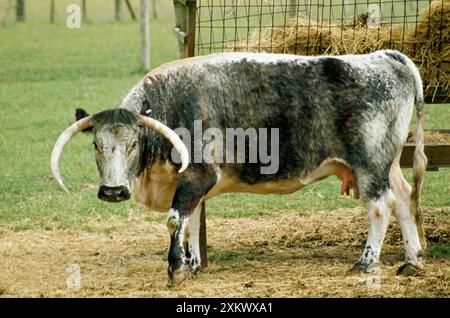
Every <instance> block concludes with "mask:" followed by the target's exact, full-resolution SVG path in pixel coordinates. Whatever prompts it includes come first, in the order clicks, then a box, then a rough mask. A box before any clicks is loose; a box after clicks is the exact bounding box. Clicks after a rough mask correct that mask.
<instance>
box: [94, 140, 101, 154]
mask: <svg viewBox="0 0 450 318" xmlns="http://www.w3.org/2000/svg"><path fill="white" fill-rule="evenodd" d="M92 144H93V145H94V148H95V151H96V152H97V153H101V152H102V151H101V149H100V147H99V146H98V145H97V143H96V142H95V141H94V142H92Z"/></svg>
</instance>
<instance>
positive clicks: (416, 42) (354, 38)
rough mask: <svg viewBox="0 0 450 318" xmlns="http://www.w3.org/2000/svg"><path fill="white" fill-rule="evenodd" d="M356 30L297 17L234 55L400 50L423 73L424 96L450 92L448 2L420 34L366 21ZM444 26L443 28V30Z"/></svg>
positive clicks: (430, 12)
mask: <svg viewBox="0 0 450 318" xmlns="http://www.w3.org/2000/svg"><path fill="white" fill-rule="evenodd" d="M358 18H359V19H358V23H356V26H353V25H352V26H345V25H344V26H341V25H338V24H337V23H336V22H334V21H327V20H323V21H315V20H312V19H309V18H307V17H305V16H301V15H300V16H298V17H296V18H294V19H292V20H290V21H288V22H287V24H286V26H282V27H267V28H266V29H264V30H262V31H261V32H259V31H258V30H256V31H255V32H254V33H253V34H252V35H251V36H250V37H249V38H248V39H247V40H244V41H241V42H238V43H236V44H234V45H233V49H234V50H236V51H262V52H272V53H290V54H299V55H313V54H331V55H340V54H364V53H369V52H373V51H376V50H379V49H382V48H391V49H397V50H400V51H402V52H403V53H405V54H406V55H408V56H409V57H410V58H412V59H413V60H414V61H415V62H416V63H417V65H418V66H419V67H420V70H421V75H422V77H423V79H424V82H425V93H426V94H427V95H430V94H431V95H432V96H433V95H434V94H435V93H436V88H437V87H438V86H440V87H441V88H444V89H445V90H448V89H449V88H450V63H448V62H447V63H443V62H442V61H450V1H448V0H442V1H441V0H437V1H433V2H432V3H431V5H430V7H429V8H427V9H425V10H424V11H423V12H422V13H421V15H420V17H419V20H418V23H417V28H415V27H414V26H415V25H414V26H410V27H409V28H408V27H404V26H403V25H397V26H392V25H390V24H387V25H386V24H384V25H382V26H381V27H380V28H373V29H372V28H367V26H366V23H365V20H364V16H359V17H358ZM441 25H442V27H441Z"/></svg>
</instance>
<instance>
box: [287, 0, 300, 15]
mask: <svg viewBox="0 0 450 318" xmlns="http://www.w3.org/2000/svg"><path fill="white" fill-rule="evenodd" d="M297 1H298V0H289V5H288V7H287V12H288V16H289V17H295V16H296V15H297Z"/></svg>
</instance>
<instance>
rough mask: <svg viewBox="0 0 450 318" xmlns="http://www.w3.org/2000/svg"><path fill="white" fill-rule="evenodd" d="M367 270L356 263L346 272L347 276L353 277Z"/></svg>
mask: <svg viewBox="0 0 450 318" xmlns="http://www.w3.org/2000/svg"><path fill="white" fill-rule="evenodd" d="M366 270H367V265H366V264H363V263H361V262H357V263H356V264H355V265H353V267H352V268H350V269H349V270H348V272H347V274H348V275H354V274H359V273H365V272H366Z"/></svg>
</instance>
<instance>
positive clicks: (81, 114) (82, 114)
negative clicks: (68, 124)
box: [75, 108, 92, 132]
mask: <svg viewBox="0 0 450 318" xmlns="http://www.w3.org/2000/svg"><path fill="white" fill-rule="evenodd" d="M87 116H89V114H88V113H87V111H85V110H84V109H83V108H77V109H75V119H76V121H79V120H80V119H83V118H85V117H87ZM89 131H92V127H89V128H86V129H85V130H83V132H89Z"/></svg>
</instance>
